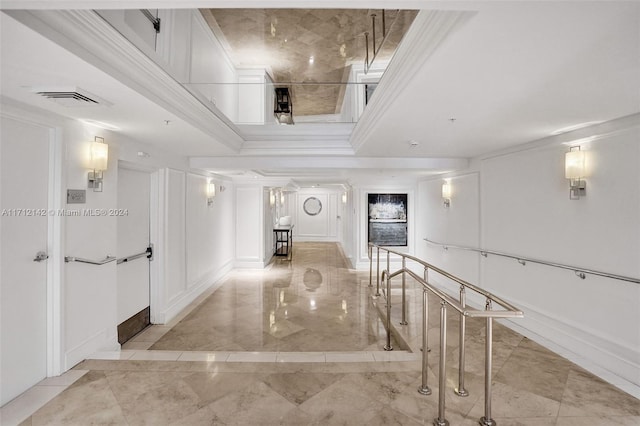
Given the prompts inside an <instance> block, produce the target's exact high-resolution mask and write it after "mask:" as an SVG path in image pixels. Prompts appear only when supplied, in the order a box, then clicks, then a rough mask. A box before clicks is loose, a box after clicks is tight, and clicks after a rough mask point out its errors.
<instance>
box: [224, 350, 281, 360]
mask: <svg viewBox="0 0 640 426" xmlns="http://www.w3.org/2000/svg"><path fill="white" fill-rule="evenodd" d="M276 359H277V353H276V352H233V353H230V354H229V357H228V358H227V361H228V362H276Z"/></svg>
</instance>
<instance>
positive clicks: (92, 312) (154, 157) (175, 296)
mask: <svg viewBox="0 0 640 426" xmlns="http://www.w3.org/2000/svg"><path fill="white" fill-rule="evenodd" d="M8 109H11V111H13V112H12V113H13V114H18V115H20V116H24V117H31V118H29V120H30V121H31V122H34V123H42V125H45V126H47V127H52V128H55V129H56V132H55V133H56V139H57V142H56V143H57V145H58V146H60V149H61V152H62V155H59V156H55V155H54V158H56V163H55V165H54V167H55V168H57V169H58V170H60V172H59V176H60V181H59V182H56V183H55V186H54V187H55V192H56V193H57V194H55V197H58V198H60V199H62V200H63V201H62V204H61V208H63V209H67V210H83V211H96V210H97V209H106V210H107V211H108V210H109V209H116V208H117V206H118V203H117V197H118V194H117V187H118V185H117V179H118V161H123V162H126V163H127V165H128V167H134V168H135V167H138V168H141V169H143V170H147V171H151V172H152V189H151V201H152V214H151V216H152V217H151V227H152V232H151V238H152V241H151V242H152V243H153V244H154V245H155V253H154V258H155V260H154V261H153V262H151V277H152V295H151V298H152V300H151V305H152V322H154V323H164V322H165V321H168V320H170V319H171V318H172V317H173V316H175V315H176V314H177V313H178V312H179V311H180V310H181V309H182V308H184V307H185V306H186V305H187V304H188V303H190V302H191V301H193V300H194V299H195V298H196V297H197V296H198V295H200V294H201V293H202V292H203V291H204V290H206V289H207V288H208V287H210V286H212V285H214V284H215V283H216V282H218V281H219V279H220V278H221V277H222V276H223V275H224V274H226V273H227V272H228V271H230V270H231V267H232V266H233V258H234V251H235V236H234V231H235V229H234V226H233V223H234V214H235V200H234V190H233V183H232V182H230V181H223V180H221V179H219V178H217V177H215V176H212V177H209V178H207V177H206V176H204V175H199V174H196V173H195V172H193V171H190V170H189V168H188V160H187V159H186V158H181V157H177V156H175V155H171V154H167V153H164V152H162V151H160V150H158V149H156V148H154V147H152V146H149V145H145V144H141V143H139V142H136V141H134V140H131V139H129V138H127V137H125V136H123V135H121V134H118V133H114V132H109V131H106V130H102V129H97V128H94V127H91V126H88V125H83V124H81V123H80V122H78V121H75V120H68V119H65V118H63V117H59V116H56V115H53V114H50V113H46V112H43V111H40V110H36V109H34V108H30V107H27V106H25V105H21V104H15V103H13V102H12V103H11V106H10V107H9V106H6V105H4V104H3V111H7V110H8ZM94 136H101V137H104V139H105V142H106V143H108V144H109V168H108V170H107V171H106V172H105V173H104V184H103V192H93V191H92V190H87V192H86V203H85V204H69V205H67V204H66V191H67V189H87V188H86V187H87V172H88V169H87V168H86V162H87V157H88V148H89V142H90V141H93V139H94ZM139 151H144V152H146V153H148V154H149V156H147V157H140V156H138V155H137V153H138V152H139ZM207 179H213V181H214V182H216V184H217V186H218V193H217V196H216V197H215V199H214V203H213V205H212V206H211V207H208V206H207V205H206V197H205V196H204V194H203V186H204V184H205V183H206V181H207ZM221 186H224V187H225V189H226V190H221ZM154 203H155V204H154ZM154 206H155V207H154ZM230 224H231V225H230ZM51 232H52V235H53V238H54V239H56V238H58V239H61V240H62V241H61V242H58V241H54V242H55V244H54V248H53V249H52V250H53V251H52V255H53V256H54V257H53V258H52V259H53V260H52V261H54V262H55V257H57V258H61V257H62V256H65V255H66V256H75V257H84V258H89V259H103V258H104V257H105V256H107V255H112V256H113V255H116V254H117V217H116V216H115V215H109V214H107V215H98V216H96V215H80V216H65V217H61V218H60V220H59V226H58V227H57V228H55V229H53V230H52V231H51ZM58 236H59V237H58ZM56 247H59V248H56ZM57 251H61V253H58V252H57ZM160 265H163V267H162V268H160V267H159V266H160ZM116 268H117V265H116V263H115V262H111V263H107V264H105V265H101V266H96V265H88V264H82V263H77V262H72V263H64V262H61V263H60V267H59V268H57V267H56V268H54V269H53V270H54V274H53V275H54V276H53V278H52V279H53V280H54V282H58V284H57V286H58V287H57V288H56V289H54V295H55V294H56V292H59V293H60V294H61V303H60V306H61V311H60V312H56V313H55V314H54V316H53V317H52V319H51V324H50V326H51V327H52V329H53V331H52V333H54V334H55V335H56V336H58V338H60V339H61V348H60V359H59V360H58V361H56V360H55V359H53V360H50V362H52V363H54V364H56V365H54V366H52V367H51V368H50V370H49V371H50V372H52V374H57V373H60V372H62V371H65V370H67V369H69V368H71V367H72V366H73V365H75V364H77V363H78V362H80V361H82V360H83V359H85V358H86V357H87V356H88V355H90V354H91V353H93V352H95V351H97V350H102V349H118V348H119V345H118V342H117V323H118V320H117V273H116V271H117V269H116ZM56 324H58V325H56ZM54 356H56V355H55V354H54Z"/></svg>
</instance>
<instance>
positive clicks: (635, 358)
mask: <svg viewBox="0 0 640 426" xmlns="http://www.w3.org/2000/svg"><path fill="white" fill-rule="evenodd" d="M513 303H514V304H515V305H516V306H518V307H519V308H520V309H522V310H523V311H524V318H519V319H514V320H507V321H501V322H502V323H503V324H504V325H506V326H507V327H510V328H513V329H516V330H517V331H518V329H519V328H523V329H525V330H528V331H530V332H532V333H534V334H533V337H532V340H536V339H535V336H536V335H537V336H540V337H542V339H546V342H545V341H542V342H538V343H540V344H542V345H543V346H546V345H545V343H548V342H549V343H552V344H553V345H556V346H557V347H558V348H559V350H558V351H557V352H560V351H562V350H564V351H563V352H562V353H560V355H562V356H565V357H566V358H568V359H570V360H571V361H573V362H575V363H576V364H579V365H580V364H581V360H583V361H585V362H586V364H595V365H597V366H599V367H600V368H602V369H604V370H606V371H608V372H610V373H612V374H613V375H615V376H618V377H619V378H622V379H624V380H626V381H628V382H630V383H633V384H634V385H636V386H640V352H638V351H637V350H634V349H633V348H631V347H628V346H625V345H622V344H620V343H618V342H614V341H612V340H610V339H607V338H606V337H603V336H598V335H596V334H594V333H591V332H589V331H588V330H586V329H584V328H582V327H579V326H576V325H575V324H569V323H567V322H565V321H562V320H560V319H558V318H556V317H554V316H553V315H551V314H547V313H543V312H540V311H539V310H537V309H535V308H534V307H531V306H528V305H526V304H525V303H522V302H518V301H513ZM603 378H604V377H603ZM605 380H607V379H606V378H605Z"/></svg>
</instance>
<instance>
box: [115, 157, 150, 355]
mask: <svg viewBox="0 0 640 426" xmlns="http://www.w3.org/2000/svg"><path fill="white" fill-rule="evenodd" d="M150 186H151V175H150V174H149V173H147V172H144V171H138V170H131V169H127V168H125V167H122V166H120V167H119V168H118V324H119V326H118V341H119V342H120V343H124V342H126V341H127V340H129V339H130V338H131V337H133V336H134V335H135V334H136V333H138V332H139V331H140V330H142V329H143V328H145V327H146V326H147V325H149V316H150V313H149V259H148V255H147V254H145V251H146V250H147V248H148V247H149V203H150V201H149V196H150Z"/></svg>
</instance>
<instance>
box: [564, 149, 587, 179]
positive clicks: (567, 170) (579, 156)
mask: <svg viewBox="0 0 640 426" xmlns="http://www.w3.org/2000/svg"><path fill="white" fill-rule="evenodd" d="M584 170H585V155H584V151H580V150H575V151H569V152H567V153H566V154H565V158H564V177H566V178H567V179H580V178H583V177H584V175H585V171H584Z"/></svg>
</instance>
